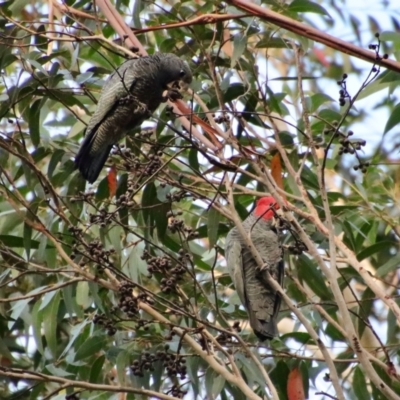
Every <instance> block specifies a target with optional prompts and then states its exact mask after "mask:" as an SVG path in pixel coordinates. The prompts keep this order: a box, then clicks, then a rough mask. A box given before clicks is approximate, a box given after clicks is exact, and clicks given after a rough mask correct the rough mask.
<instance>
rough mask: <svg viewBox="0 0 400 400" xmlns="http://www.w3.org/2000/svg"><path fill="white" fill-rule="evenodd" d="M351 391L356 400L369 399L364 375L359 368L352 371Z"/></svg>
mask: <svg viewBox="0 0 400 400" xmlns="http://www.w3.org/2000/svg"><path fill="white" fill-rule="evenodd" d="M353 390H354V393H355V395H356V397H357V399H358V400H368V399H370V398H371V395H370V394H369V392H368V387H367V382H366V380H365V377H364V373H363V372H362V371H361V368H360V367H359V366H357V367H355V369H354V378H353Z"/></svg>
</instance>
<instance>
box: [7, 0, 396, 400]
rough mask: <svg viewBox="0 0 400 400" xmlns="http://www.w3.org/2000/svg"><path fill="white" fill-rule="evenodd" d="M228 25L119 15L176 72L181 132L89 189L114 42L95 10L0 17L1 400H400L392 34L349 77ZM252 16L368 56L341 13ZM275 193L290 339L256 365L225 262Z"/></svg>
mask: <svg viewBox="0 0 400 400" xmlns="http://www.w3.org/2000/svg"><path fill="white" fill-rule="evenodd" d="M231 3H234V4H236V3H243V4H246V2H245V1H243V0H242V1H232V2H228V4H225V3H221V2H211V1H204V2H197V1H184V2H162V1H159V2H156V3H154V4H153V3H151V2H140V1H137V2H134V1H131V2H129V1H127V0H123V1H115V2H113V6H114V7H116V9H118V13H119V14H120V15H121V16H123V18H124V21H126V22H127V23H128V24H129V25H132V26H135V28H137V29H138V30H137V31H136V30H134V33H135V34H136V36H137V38H138V39H139V41H140V42H141V44H142V45H143V46H144V49H145V50H146V51H147V52H149V53H152V52H154V51H162V52H174V53H176V54H178V55H179V56H181V57H182V58H184V59H185V60H187V61H188V62H189V65H190V67H191V69H192V71H193V74H194V82H193V84H192V87H191V88H192V92H191V93H189V94H188V95H186V97H185V102H186V103H187V104H189V106H190V107H191V108H192V114H191V115H189V116H187V117H179V116H178V115H177V113H179V111H178V110H177V108H176V105H171V104H170V105H162V106H161V107H160V108H159V110H158V112H157V113H156V114H155V115H154V116H153V118H152V119H151V120H150V121H151V123H146V125H144V127H145V128H146V129H142V130H140V129H138V130H136V131H134V132H132V134H131V135H130V136H129V137H128V138H126V140H124V141H123V142H121V143H120V144H119V146H118V147H115V148H114V151H113V154H112V156H111V157H110V158H109V159H108V162H107V166H108V167H111V168H109V170H108V169H104V171H103V172H102V174H101V176H100V178H99V179H98V181H97V182H96V183H95V184H94V185H92V186H88V185H87V184H86V182H85V181H84V180H83V179H82V177H81V176H80V175H79V173H78V172H77V171H76V170H74V164H73V157H74V155H75V154H76V152H77V150H78V147H79V142H80V140H81V139H82V137H83V134H84V128H85V126H86V124H87V122H88V120H89V119H90V116H91V115H92V113H93V111H94V109H95V107H96V101H97V100H98V97H99V94H100V90H101V87H102V85H103V83H104V80H105V79H106V78H107V76H108V74H109V73H111V72H112V71H113V69H114V68H115V66H118V65H119V64H121V63H122V61H123V60H124V59H125V58H127V57H128V56H132V52H131V50H132V48H131V49H128V47H129V46H128V45H126V43H124V42H123V41H121V39H120V36H118V35H117V34H116V30H117V27H118V26H121V21H119V22H118V21H117V20H114V19H113V18H114V17H113V15H112V13H110V11H107V10H108V9H107V8H106V7H105V6H104V4H106V3H105V2H104V0H102V1H100V0H99V1H97V2H96V4H97V6H98V8H94V5H93V4H92V3H91V2H90V1H88V0H81V1H73V0H68V1H65V2H57V1H56V0H53V1H49V2H47V1H41V0H37V1H30V2H28V1H26V0H17V1H5V2H3V3H1V4H0V24H1V31H2V33H1V36H0V38H1V40H0V68H1V70H2V81H1V84H0V85H1V94H0V115H1V122H0V125H1V127H0V129H1V130H0V283H1V285H0V302H1V309H0V310H1V316H0V376H1V379H0V382H1V386H0V394H1V398H10V399H11V398H13V399H17V398H18V399H22V398H30V399H50V398H52V399H63V398H67V399H70V400H71V399H75V398H80V399H95V398H96V399H100V398H101V399H103V398H104V399H110V398H118V399H120V398H126V399H136V398H137V399H139V398H148V397H152V398H164V399H173V398H182V397H183V396H185V394H186V393H187V394H186V397H185V398H209V399H216V398H219V399H222V400H223V399H227V398H234V399H246V398H250V399H259V398H264V396H267V397H268V398H269V397H270V398H274V399H278V398H279V399H289V400H292V399H294V398H304V397H305V396H307V394H308V395H309V396H311V397H312V398H317V396H318V398H324V397H325V398H338V399H344V398H348V399H350V398H351V399H367V398H371V399H383V398H385V399H386V398H387V399H393V398H399V396H400V382H399V376H398V375H397V373H396V370H395V367H394V365H396V364H397V365H398V363H399V346H398V342H399V326H398V323H399V320H400V309H399V302H398V297H397V291H398V285H399V282H398V274H397V267H398V265H399V262H400V259H399V255H398V241H399V236H400V227H399V223H398V221H399V201H398V199H399V183H398V181H399V168H398V157H397V154H398V139H399V137H398V126H399V125H398V123H399V115H400V113H399V111H398V108H399V105H398V97H397V95H396V91H395V88H396V86H397V85H398V82H399V75H398V71H400V66H399V65H398V64H397V63H395V62H392V64H393V65H392V66H391V67H390V66H389V67H390V68H391V69H384V68H383V67H381V66H380V65H381V64H384V65H387V64H385V58H386V56H385V55H384V53H387V54H389V58H391V59H392V60H393V59H394V58H395V57H396V56H398V55H399V43H400V36H399V34H398V33H395V31H396V30H397V29H398V25H399V22H398V21H397V20H396V18H395V17H394V16H393V17H392V20H391V24H392V27H390V28H388V27H386V28H385V30H386V32H385V33H383V34H382V35H381V36H378V37H374V36H373V34H374V33H375V30H377V29H378V30H383V29H382V28H381V27H380V26H379V24H380V23H379V21H377V20H376V19H375V18H374V17H373V16H370V17H369V21H370V25H371V31H372V33H371V35H370V38H369V39H368V40H370V42H369V43H370V44H372V45H373V47H372V48H370V52H371V54H372V59H374V58H375V65H368V64H367V63H366V62H364V64H363V68H361V67H360V66H359V65H360V63H359V62H356V61H355V58H352V59H350V58H349V56H348V55H346V54H345V53H340V52H338V51H334V50H331V49H329V48H328V47H321V46H320V45H316V44H315V43H314V42H313V41H312V40H310V38H309V37H307V32H306V30H304V34H302V35H300V34H298V33H293V32H292V31H291V30H290V26H291V25H290V24H289V25H288V26H286V29H280V28H278V27H277V25H273V24H272V23H270V22H268V21H267V20H266V19H265V18H263V17H262V15H261V14H254V15H257V17H258V18H255V17H254V16H252V15H251V11H247V13H248V14H247V15H246V14H245V11H243V9H240V8H239V6H237V7H236V6H234V4H231ZM265 3H266V4H267V6H268V8H269V9H271V10H273V11H275V12H277V13H278V14H279V15H281V16H286V17H288V18H290V19H289V21H292V22H291V24H292V25H293V26H295V24H296V20H297V21H306V22H307V24H309V25H315V26H320V25H324V26H325V28H327V27H330V26H331V27H333V28H334V27H335V24H338V23H339V22H338V21H345V22H348V21H350V26H351V27H353V31H352V34H353V35H354V37H355V38H357V39H358V41H359V42H360V41H364V40H363V38H362V34H361V33H360V31H359V28H358V25H357V23H355V22H356V19H355V18H356V17H355V15H352V14H351V13H347V11H346V10H344V9H343V8H342V6H341V7H338V6H337V5H335V2H329V4H328V2H321V4H317V3H313V2H310V1H306V0H295V1H293V2H275V1H268V2H265ZM324 3H326V4H324ZM209 14H212V16H210V15H209ZM202 17H204V18H202ZM174 23H179V26H171V27H168V26H164V25H170V24H174ZM118 24H120V25H118ZM126 26H127V25H125V28H126ZM143 27H145V28H143ZM325 28H324V29H325ZM392 31H393V32H392ZM128 36H129V35H128ZM128 39H129V38H128ZM128 39H127V42H128V41H129V40H128ZM363 45H365V43H363ZM374 46H375V47H374ZM139 52H141V53H142V54H143V49H139ZM396 65H397V67H396ZM396 68H397V70H396ZM396 71H397V72H396ZM347 75H348V76H347ZM271 76H272V77H273V78H271ZM322 77H323V78H322ZM360 77H362V81H363V82H364V84H363V83H359V80H358V79H359V78H360ZM357 84H358V85H359V87H360V88H361V89H362V90H360V93H359V94H357V95H356V93H357V89H356V85H357ZM333 85H336V87H335V86H333ZM382 89H386V90H387V93H388V94H389V95H386V96H380V95H379V94H377V93H378V92H379V91H380V90H382ZM379 93H381V92H379ZM357 96H358V97H357ZM334 97H336V98H334ZM361 98H363V99H364V100H363V102H362V103H361ZM337 100H339V102H338V101H337ZM356 100H360V103H359V102H358V101H356ZM367 100H369V102H368V101H367ZM182 104H183V103H181V105H182ZM359 104H362V105H361V106H359ZM172 106H174V108H172ZM178 109H179V105H178ZM382 115H383V116H384V117H382ZM371 116H372V119H373V118H378V119H382V118H383V119H384V118H386V121H385V120H382V121H381V124H382V125H381V128H382V129H381V131H379V132H371V131H370V129H369V126H368V124H369V122H368V121H369V120H370V119H371ZM188 124H189V129H188ZM189 130H190V133H189ZM353 133H354V134H353ZM365 149H367V150H365ZM108 171H109V172H108ZM282 177H283V179H281V178H282ZM266 192H270V193H272V194H273V195H274V196H275V197H276V198H277V200H278V202H279V203H280V204H281V205H282V206H283V205H284V204H285V207H284V209H285V218H286V220H287V221H288V223H287V228H288V229H287V230H286V231H285V235H284V245H285V247H286V248H287V251H286V253H285V254H286V260H285V261H286V279H285V283H284V287H283V289H284V293H285V295H284V300H285V301H284V302H283V306H282V310H281V313H280V323H279V325H278V326H279V329H280V333H281V335H280V337H279V338H276V339H274V340H272V341H270V342H265V343H260V342H259V341H257V339H256V337H255V336H254V334H253V333H252V332H251V330H250V329H249V326H248V323H247V315H246V312H245V311H244V309H243V308H242V307H241V305H240V301H239V299H238V297H237V295H236V293H235V291H234V288H233V286H232V282H231V279H230V277H229V275H228V274H227V271H226V269H225V267H224V265H225V264H224V263H225V261H224V258H223V247H224V238H225V236H226V234H227V232H228V231H229V229H230V228H231V227H232V226H234V223H238V222H237V220H238V216H240V218H241V219H243V218H245V217H246V216H247V214H248V212H249V210H250V209H251V206H252V204H253V202H254V200H255V198H257V197H259V196H262V195H263V194H265V193H266ZM285 199H286V200H285ZM236 212H237V213H238V214H236ZM235 220H236V221H235ZM232 221H235V222H232ZM299 393H300V394H299ZM124 395H125V396H126V397H121V396H124ZM112 396H114V397H112ZM294 396H299V397H294Z"/></svg>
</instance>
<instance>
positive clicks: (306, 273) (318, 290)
mask: <svg viewBox="0 0 400 400" xmlns="http://www.w3.org/2000/svg"><path fill="white" fill-rule="evenodd" d="M296 266H297V271H298V275H299V279H300V281H301V282H305V283H307V285H308V286H310V288H311V290H313V292H314V293H315V294H316V295H317V296H318V297H320V298H321V299H322V300H331V299H332V293H331V291H330V290H329V289H328V288H327V286H326V284H325V280H324V278H323V275H322V274H321V271H320V270H319V269H317V266H316V265H315V264H314V263H313V262H312V260H310V259H309V258H308V257H306V256H305V255H301V256H300V257H299V258H298V260H297V265H296Z"/></svg>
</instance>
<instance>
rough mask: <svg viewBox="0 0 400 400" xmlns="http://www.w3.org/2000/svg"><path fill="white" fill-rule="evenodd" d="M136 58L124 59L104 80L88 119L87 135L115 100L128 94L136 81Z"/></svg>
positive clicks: (113, 105)
mask: <svg viewBox="0 0 400 400" xmlns="http://www.w3.org/2000/svg"><path fill="white" fill-rule="evenodd" d="M136 61H137V59H132V60H128V61H125V62H124V63H123V64H122V65H121V66H120V67H119V68H118V69H116V70H115V71H114V72H113V73H112V74H111V75H110V76H109V77H108V79H107V81H106V82H105V84H104V86H103V89H102V91H101V94H100V99H99V102H98V103H97V107H96V111H95V113H94V114H93V116H92V118H91V119H90V121H89V124H88V126H87V129H86V133H87V134H88V135H89V134H90V133H91V131H92V130H94V129H96V127H97V126H98V125H99V124H100V123H101V122H102V121H103V120H104V118H105V117H106V116H107V114H108V113H109V112H110V111H111V110H112V109H113V108H114V107H115V105H116V104H117V101H118V100H119V99H120V98H121V97H123V96H124V93H126V95H128V94H129V92H130V91H131V90H132V87H133V85H134V83H135V81H136V77H135V64H136Z"/></svg>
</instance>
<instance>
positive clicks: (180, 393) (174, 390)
mask: <svg viewBox="0 0 400 400" xmlns="http://www.w3.org/2000/svg"><path fill="white" fill-rule="evenodd" d="M186 393H187V391H186V390H182V389H181V388H180V387H179V386H178V385H174V386H172V387H171V389H170V390H168V392H167V393H166V394H170V395H171V396H174V397H177V398H178V399H183V397H184V396H185V394H186Z"/></svg>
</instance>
